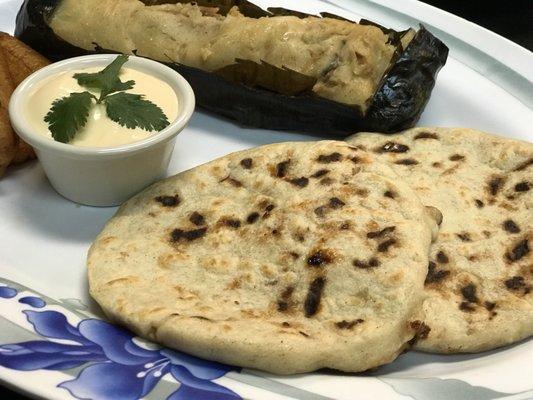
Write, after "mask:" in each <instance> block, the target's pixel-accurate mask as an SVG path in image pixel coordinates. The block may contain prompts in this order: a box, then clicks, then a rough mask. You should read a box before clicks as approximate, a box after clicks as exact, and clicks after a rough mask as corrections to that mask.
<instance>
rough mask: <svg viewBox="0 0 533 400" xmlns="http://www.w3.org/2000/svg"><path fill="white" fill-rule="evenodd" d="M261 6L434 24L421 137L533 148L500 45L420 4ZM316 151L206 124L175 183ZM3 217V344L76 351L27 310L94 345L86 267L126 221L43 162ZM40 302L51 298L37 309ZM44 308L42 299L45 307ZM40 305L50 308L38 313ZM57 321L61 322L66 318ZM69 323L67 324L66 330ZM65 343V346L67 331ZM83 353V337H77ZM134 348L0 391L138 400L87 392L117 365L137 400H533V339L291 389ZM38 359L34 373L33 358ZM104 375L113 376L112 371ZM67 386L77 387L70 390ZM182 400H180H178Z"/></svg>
mask: <svg viewBox="0 0 533 400" xmlns="http://www.w3.org/2000/svg"><path fill="white" fill-rule="evenodd" d="M20 3H21V1H20V0H9V1H7V2H6V0H0V24H1V23H2V20H3V18H5V19H4V21H5V23H6V25H3V26H2V25H0V29H7V30H11V29H12V28H13V21H14V15H15V13H16V11H17V9H18V6H19V5H20ZM258 3H260V4H261V5H270V6H284V7H286V8H297V9H300V10H302V11H307V12H319V11H328V12H331V13H335V14H339V15H343V16H345V17H348V18H354V19H356V18H359V17H365V18H368V19H371V20H374V21H377V22H380V23H382V24H384V25H386V26H391V27H394V28H397V29H403V28H405V27H407V26H416V24H417V23H419V22H422V23H424V25H425V26H426V27H427V28H428V29H430V30H431V31H432V32H434V33H435V34H436V35H437V36H439V37H441V38H442V39H443V40H444V41H445V42H446V44H447V45H448V46H449V47H450V50H451V52H450V57H449V59H448V63H447V65H446V66H445V67H444V68H443V70H442V71H441V73H440V74H439V78H438V81H437V85H436V87H435V90H434V92H433V96H432V98H431V100H430V102H429V104H428V107H427V109H426V111H425V112H424V114H423V116H422V120H421V121H420V123H419V125H434V126H465V127H471V128H476V129H481V130H485V131H490V132H494V133H499V134H502V135H506V136H509V137H515V138H519V139H524V140H529V141H531V140H533V131H532V127H533V111H532V110H531V108H532V107H533V84H532V83H531V81H533V69H532V68H531V65H532V64H533V55H532V54H531V52H529V51H527V50H525V49H523V48H521V47H520V46H517V45H515V44H513V43H511V42H509V41H508V40H506V39H504V38H502V37H500V36H497V35H495V34H493V33H491V32H489V31H487V30H485V29H483V28H480V27H478V26H476V25H473V24H471V23H469V22H467V21H464V20H462V19H460V18H457V17H454V16H452V15H450V14H448V13H445V12H443V11H440V10H437V9H435V8H433V7H430V6H428V5H425V4H423V3H419V2H417V1H414V0H402V1H401V2H399V1H397V0H375V1H368V0H323V1H318V0H301V1H299V2H297V3H296V2H289V1H288V0H261V1H258ZM4 16H6V17H4ZM7 23H8V24H9V25H7ZM312 139H314V138H312V137H310V136H305V135H297V134H289V133H285V132H272V131H265V130H255V129H244V128H240V127H238V126H236V125H234V124H232V123H229V122H228V121H225V120H223V119H220V118H216V117H213V116H211V115H208V114H205V113H203V112H197V113H195V115H194V116H193V118H192V119H191V122H190V124H189V125H188V126H187V128H186V129H185V130H184V131H183V132H182V133H181V134H180V135H179V137H178V140H177V142H176V149H175V152H174V156H173V158H172V159H171V162H170V167H169V173H170V174H174V173H177V172H179V171H182V170H185V169H187V168H190V167H193V166H195V165H198V164H200V163H203V162H206V161H209V160H211V159H213V158H215V157H218V156H221V155H224V154H226V153H229V152H231V151H236V150H241V149H244V148H248V147H252V146H256V145H260V144H264V143H269V142H280V141H285V140H312ZM0 209H1V210H2V211H1V218H0V221H1V222H0V237H1V238H2V240H1V243H2V247H1V248H0V276H1V277H3V278H4V280H3V281H2V282H3V285H5V286H9V287H11V288H13V289H15V290H16V293H15V292H14V291H13V290H9V289H7V288H6V289H3V293H4V294H5V295H7V296H8V298H1V297H0V343H2V344H4V343H20V342H27V341H30V340H36V339H38V340H47V341H50V342H58V341H60V342H63V341H62V340H61V339H54V338H50V337H48V338H46V337H43V335H41V337H39V336H38V335H37V334H36V332H35V330H34V328H35V327H36V325H35V324H34V325H32V324H30V323H29V322H28V313H26V314H23V312H24V311H26V312H27V311H34V312H35V311H37V312H43V311H55V312H59V313H61V314H63V315H65V316H66V317H67V319H68V321H69V322H70V324H71V327H70V328H69V330H70V331H71V332H73V333H74V334H76V332H81V331H83V332H85V334H86V335H88V334H87V332H88V331H89V329H88V328H89V327H90V325H92V324H95V323H94V322H92V321H91V320H89V322H82V323H80V321H81V320H84V321H87V319H88V318H90V317H91V316H94V315H95V313H96V315H97V316H98V315H100V314H99V311H98V309H97V308H96V307H95V305H94V304H93V303H92V302H91V300H90V298H89V295H88V293H87V284H86V274H85V254H86V251H87V249H88V247H89V244H90V242H91V241H92V240H93V238H94V237H95V236H96V234H98V232H99V231H100V230H101V228H102V226H103V224H104V223H105V221H106V220H107V219H108V218H109V217H111V215H112V214H113V213H114V211H115V210H114V209H95V208H92V207H80V206H75V205H74V204H72V203H69V202H67V201H65V200H64V199H63V198H61V197H60V196H58V195H57V194H56V193H55V192H54V191H53V190H51V189H50V187H49V185H48V183H47V182H46V180H45V178H44V174H43V170H42V167H41V166H40V165H39V164H37V163H34V164H31V165H24V166H21V167H18V168H14V169H10V170H9V172H8V174H7V175H6V176H5V177H4V179H3V180H2V181H1V182H0ZM0 285H2V283H0ZM27 288H31V289H27ZM38 293H41V294H42V295H38V296H35V295H36V294H38ZM9 296H12V297H9ZM33 297H39V298H40V299H41V301H44V302H46V305H43V304H42V302H41V301H39V300H38V299H34V298H33ZM32 304H33V306H32ZM41 305H43V307H42V308H38V307H39V306H41ZM34 306H37V307H34ZM30 315H31V313H30ZM46 315H49V316H56V317H58V316H57V314H50V313H48V314H46ZM58 320H62V319H61V317H58ZM41 322H46V320H45V319H43V321H40V322H39V323H38V324H37V325H39V327H37V328H38V330H39V331H40V332H41V333H43V332H44V330H43V327H42V323H41ZM78 324H79V325H78ZM59 326H66V325H64V324H63V325H61V324H59ZM73 327H74V329H73ZM97 331H98V332H101V334H97V335H93V336H91V340H92V341H93V342H92V343H93V344H94V343H95V342H99V343H101V344H104V340H103V339H105V338H106V337H109V333H110V332H111V331H109V330H108V327H107V326H106V325H100V327H99V329H97ZM105 332H108V333H107V334H106V333H105ZM46 333H47V334H48V336H50V335H51V334H53V332H50V331H48V332H46ZM56 333H57V332H56ZM61 334H62V335H64V331H63V333H61ZM79 334H80V335H81V336H83V335H82V334H81V333H79ZM44 336H47V335H44ZM78 340H83V338H80V336H78ZM122 343H124V342H119V341H116V348H115V350H117V352H113V351H110V350H112V349H109V348H107V347H106V346H104V347H106V348H107V354H108V355H109V357H108V358H105V357H104V356H102V354H105V352H104V347H102V346H95V347H91V348H92V349H93V348H96V350H94V351H93V352H88V353H89V354H88V356H87V357H89V358H92V359H93V361H89V362H83V363H81V364H79V365H78V366H76V367H72V368H67V369H64V370H53V369H51V370H44V369H36V370H32V371H19V370H15V369H12V368H3V367H0V379H1V380H2V381H3V382H4V383H5V384H8V385H10V386H12V387H13V388H15V389H16V390H20V391H24V392H26V393H27V394H28V395H31V396H35V397H43V398H50V399H73V398H76V397H74V395H78V398H81V397H83V398H91V397H92V398H99V399H119V398H120V399H125V398H127V397H126V396H125V394H124V393H125V392H121V394H122V396H120V395H119V394H117V395H116V396H115V397H113V396H112V395H109V393H107V394H108V396H103V395H102V393H103V391H104V390H105V389H106V388H107V386H105V385H104V382H106V381H107V380H106V379H99V380H98V379H96V380H89V381H87V380H85V378H87V377H90V376H94V377H100V378H102V376H101V375H99V374H94V375H93V374H91V373H92V372H94V371H96V369H91V370H89V368H90V367H91V366H92V365H95V364H102V363H108V364H109V367H110V368H111V367H114V366H116V364H119V365H118V367H119V369H120V370H121V371H123V372H124V374H125V375H123V376H122V380H120V379H119V380H117V379H115V380H114V382H115V383H117V382H125V383H124V385H123V386H122V385H121V386H120V389H121V390H122V389H123V390H125V391H127V392H128V393H130V394H131V397H129V398H138V397H139V395H140V394H144V395H145V398H147V399H166V398H169V399H170V400H175V399H178V398H181V399H183V398H186V399H187V400H190V399H197V398H200V399H205V398H207V394H206V393H203V395H195V396H192V395H191V396H188V397H183V394H184V393H187V392H186V391H187V390H188V388H190V385H192V384H197V387H199V388H201V389H202V390H206V389H209V388H212V389H214V388H215V386H213V385H211V383H215V384H217V385H218V386H222V387H224V388H226V389H228V390H231V391H232V392H233V393H234V394H235V396H233V397H231V396H232V395H230V394H228V392H227V391H224V390H223V389H220V390H219V391H218V392H211V393H210V394H211V395H212V397H211V399H217V400H218V399H225V400H227V399H232V398H239V397H240V398H246V399H253V400H263V399H268V400H270V399H273V400H277V399H301V400H308V399H310V400H319V399H320V400H322V399H342V400H353V399H357V400H370V399H380V400H389V399H395V400H405V399H416V400H449V399H454V400H467V399H468V400H472V399H477V400H488V399H499V398H505V399H509V400H510V399H515V400H516V399H532V398H533V381H532V379H531V360H532V359H533V341H532V340H529V341H524V342H521V343H518V344H516V345H514V346H510V347H506V348H503V349H500V350H497V351H492V352H486V353H482V354H475V355H458V356H438V355H430V354H423V353H416V352H411V353H407V354H404V355H402V356H401V357H400V358H399V359H398V360H396V361H395V362H394V363H392V364H390V365H388V366H385V367H383V368H380V369H379V370H378V371H376V372H374V373H372V374H369V375H346V374H335V373H331V372H324V371H321V372H317V373H313V374H305V375H299V376H290V377H279V376H273V375H269V374H265V373H261V372H258V371H252V370H241V371H237V370H225V369H223V368H222V369H221V368H220V367H219V366H213V365H212V364H209V363H207V364H206V363H203V362H201V361H198V360H196V361H195V362H191V360H190V359H186V358H185V357H176V356H175V355H172V356H171V355H170V354H169V353H166V352H165V351H164V350H162V351H163V353H160V352H159V351H161V350H158V352H156V353H150V352H147V353H145V354H146V357H147V358H150V357H152V358H153V360H152V358H150V359H149V360H148V359H143V358H139V359H136V361H135V362H134V363H131V364H129V366H124V365H123V364H121V363H125V362H126V361H127V360H126V359H124V358H117V357H115V356H114V355H117V354H118V351H119V350H120V349H121V348H122V347H121V344H122ZM127 343H129V342H127ZM135 343H137V344H138V345H140V346H143V347H148V345H145V344H142V345H141V344H140V342H139V341H138V340H137V339H135ZM89 344H90V343H87V345H89ZM51 346H53V344H52V345H50V347H51ZM4 347H5V346H4ZM130 348H131V345H130ZM150 348H152V349H153V347H150ZM133 349H137V347H133ZM21 351H24V348H23V349H22V350H21ZM91 351H92V350H91ZM113 354H114V355H113ZM120 354H122V355H124V356H126V355H127V354H125V353H120ZM0 355H1V353H0ZM0 357H1V356H0ZM98 357H100V358H98ZM36 358H37V357H35V359H36ZM29 359H30V360H32V357H29ZM136 363H137V364H136ZM145 365H149V367H145ZM157 365H159V366H161V365H164V366H165V367H169V368H171V367H172V366H178V368H175V369H174V371H176V370H177V369H178V370H180V371H181V372H183V373H182V374H176V375H173V374H172V373H168V372H167V370H165V369H162V370H155V369H151V370H150V371H151V372H152V373H153V374H155V373H156V372H158V371H159V372H161V375H160V376H159V374H158V376H157V377H156V376H154V378H158V379H156V380H147V379H143V378H146V377H147V376H149V377H151V376H153V375H147V374H145V375H142V374H141V376H142V377H143V378H138V379H135V378H136V377H137V375H136V374H137V373H141V372H143V371H145V370H147V369H148V368H154V367H155V366H157ZM66 366H67V367H68V365H66ZM97 368H98V369H100V368H103V367H102V366H101V365H100V366H99V367H97ZM135 368H140V369H138V370H136V369H135ZM132 371H133V372H135V374H134V373H133V372H132ZM187 371H188V372H190V374H187ZM109 376H111V375H109ZM113 376H114V375H113ZM68 381H70V382H73V383H65V382H68ZM210 382H211V383H210ZM140 383H143V384H144V383H146V385H147V386H146V387H148V388H150V389H152V387H153V389H152V390H151V391H149V392H147V393H142V389H139V387H140V386H139V384H140ZM151 385H153V386H151ZM218 386H216V387H217V388H218ZM180 388H181V389H180ZM80 390H83V392H80ZM117 390H118V389H117ZM180 390H181V392H180ZM208 392H209V390H208ZM95 393H97V394H98V396H95ZM117 393H118V392H117ZM176 393H177V394H176ZM170 395H173V397H168V396H170ZM179 396H182V397H179Z"/></svg>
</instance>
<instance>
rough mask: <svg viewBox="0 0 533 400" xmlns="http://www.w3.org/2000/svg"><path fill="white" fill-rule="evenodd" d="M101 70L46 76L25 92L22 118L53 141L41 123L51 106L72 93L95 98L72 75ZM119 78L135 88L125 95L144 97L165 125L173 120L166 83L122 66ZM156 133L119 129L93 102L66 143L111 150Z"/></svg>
mask: <svg viewBox="0 0 533 400" xmlns="http://www.w3.org/2000/svg"><path fill="white" fill-rule="evenodd" d="M101 70H102V68H87V69H82V70H72V71H65V72H61V73H58V74H56V75H52V76H49V77H47V78H46V79H44V80H42V81H41V82H39V83H38V84H36V85H35V87H34V88H33V89H32V91H31V92H30V93H29V100H28V106H27V108H26V115H25V117H26V118H27V120H28V122H29V123H30V125H31V126H32V128H34V129H35V131H36V132H38V133H39V134H41V135H44V136H46V137H48V138H50V140H54V139H53V138H52V134H51V132H50V130H49V129H48V124H47V123H46V122H45V121H44V117H45V116H46V114H48V111H49V110H50V108H51V106H52V103H53V102H54V101H55V100H56V99H59V98H62V97H65V96H69V95H70V94H71V93H74V92H83V91H90V92H92V93H94V94H95V95H96V96H97V97H98V95H99V92H98V91H94V90H91V89H88V88H85V87H83V86H80V85H78V82H77V80H76V79H74V78H73V76H74V74H76V73H80V72H89V73H94V72H98V71H101ZM120 79H121V80H122V81H123V82H125V81H129V80H134V81H135V86H134V87H133V89H130V90H127V92H128V93H135V94H142V95H144V98H145V99H146V100H150V101H151V102H152V103H154V104H156V105H157V106H159V107H160V108H161V109H162V110H163V112H164V113H165V115H166V116H167V119H168V121H169V122H172V121H173V120H175V119H176V117H177V116H178V98H177V96H176V93H175V92H174V90H173V89H172V88H171V87H170V85H168V84H167V83H166V82H163V81H162V80H160V79H158V78H155V77H154V76H152V75H148V74H145V73H144V72H140V71H137V70H135V69H131V68H124V67H123V68H122V70H121V73H120ZM156 134H157V132H156V131H152V132H148V131H145V130H143V129H140V128H136V129H129V128H126V127H123V126H120V125H119V124H118V123H116V122H114V121H112V120H111V119H109V118H108V117H107V114H106V110H105V105H103V104H94V103H93V106H92V107H91V112H90V114H89V118H88V120H87V124H86V125H85V126H84V127H83V128H82V129H80V130H79V131H78V133H77V134H76V136H75V137H74V138H73V139H72V140H71V141H70V142H69V144H72V145H75V146H82V147H113V146H120V145H124V144H128V143H132V142H136V141H139V140H142V139H145V138H147V137H149V136H152V135H156Z"/></svg>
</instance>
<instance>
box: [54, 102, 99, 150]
mask: <svg viewBox="0 0 533 400" xmlns="http://www.w3.org/2000/svg"><path fill="white" fill-rule="evenodd" d="M93 98H94V96H93V95H92V94H91V93H89V92H81V93H71V94H70V95H69V96H67V97H63V98H61V99H57V100H55V101H54V102H53V103H52V108H51V109H50V111H49V112H48V114H46V116H45V117H44V121H45V122H47V123H48V128H49V129H50V132H52V137H53V138H54V140H57V141H58V142H62V143H68V142H69V141H70V140H71V139H72V138H73V137H74V135H76V133H77V132H78V130H79V129H80V128H82V127H83V126H84V125H85V124H86V123H87V118H88V117H89V110H90V108H91V103H92V99H93Z"/></svg>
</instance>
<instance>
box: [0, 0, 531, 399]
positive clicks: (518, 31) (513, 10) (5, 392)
mask: <svg viewBox="0 0 533 400" xmlns="http://www.w3.org/2000/svg"><path fill="white" fill-rule="evenodd" d="M423 2H424V3H428V4H431V5H433V6H435V7H438V8H440V9H443V10H446V11H448V12H450V13H452V14H455V15H458V16H460V17H462V18H465V19H467V20H469V21H472V22H474V23H476V24H478V25H481V26H483V27H485V28H487V29H489V30H491V31H494V32H496V33H498V34H500V35H502V36H503V37H506V38H507V39H510V40H512V41H514V42H516V43H518V44H519V45H521V46H523V47H525V48H527V49H529V50H531V51H533V30H532V29H531V9H532V6H531V0H511V1H504V2H485V3H484V4H483V6H482V7H480V5H479V3H478V2H470V1H464V0H423ZM0 397H1V398H4V399H9V400H28V398H27V397H26V396H23V395H20V394H18V393H15V392H13V391H11V390H9V389H7V388H2V387H0Z"/></svg>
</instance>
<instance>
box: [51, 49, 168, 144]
mask: <svg viewBox="0 0 533 400" xmlns="http://www.w3.org/2000/svg"><path fill="white" fill-rule="evenodd" d="M127 61H128V56H127V55H120V56H118V57H117V58H115V60H113V62H112V63H111V64H109V65H108V66H107V67H105V68H104V69H103V70H102V71H99V72H95V73H78V74H74V76H73V78H74V79H76V80H77V81H78V84H79V85H80V86H83V87H86V88H88V89H92V90H93V91H99V92H100V95H99V96H98V97H97V96H95V95H94V94H93V93H91V92H89V91H84V92H76V93H71V94H70V95H69V96H65V97H62V98H60V99H56V100H55V101H54V102H53V103H52V107H51V108H50V111H49V112H48V114H46V116H45V117H44V121H45V122H46V123H48V129H50V132H51V133H52V137H53V138H54V140H56V141H58V142H62V143H68V142H70V141H71V140H72V139H73V138H74V136H76V133H78V132H79V130H80V129H82V128H83V127H84V126H85V124H86V123H87V119H88V117H89V113H90V110H91V107H92V106H93V105H95V104H104V106H105V108H106V113H107V116H108V117H109V118H110V119H111V120H112V121H115V122H117V123H118V124H120V125H121V126H125V127H126V128H129V129H135V128H141V129H144V130H146V131H149V132H150V131H160V130H162V129H163V128H165V127H166V126H168V125H169V121H168V118H167V117H166V115H165V114H164V113H163V111H162V110H161V108H159V107H158V106H157V105H156V104H154V103H152V102H151V101H149V100H146V99H145V98H144V96H143V95H141V94H133V93H125V91H126V90H130V89H133V87H134V86H135V81H132V80H130V81H126V82H122V81H121V80H120V77H119V75H120V70H121V68H122V66H123V65H124V64H125V63H126V62H127Z"/></svg>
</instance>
